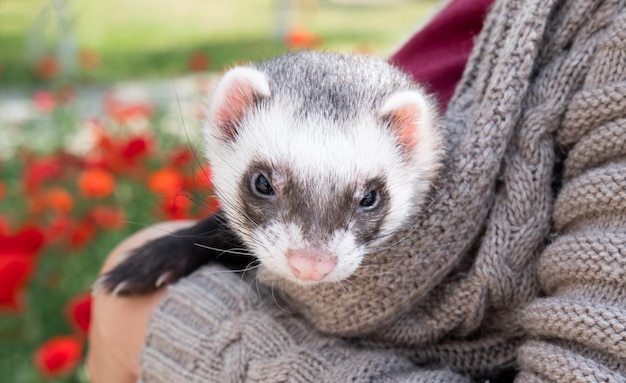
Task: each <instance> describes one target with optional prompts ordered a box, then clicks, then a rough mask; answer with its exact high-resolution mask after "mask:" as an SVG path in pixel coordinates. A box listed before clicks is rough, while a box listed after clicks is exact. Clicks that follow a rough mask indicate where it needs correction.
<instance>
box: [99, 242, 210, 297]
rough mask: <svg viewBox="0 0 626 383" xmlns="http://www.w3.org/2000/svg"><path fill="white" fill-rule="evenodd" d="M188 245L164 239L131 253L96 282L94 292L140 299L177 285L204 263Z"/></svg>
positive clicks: (147, 244)
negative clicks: (170, 285) (173, 283)
mask: <svg viewBox="0 0 626 383" xmlns="http://www.w3.org/2000/svg"><path fill="white" fill-rule="evenodd" d="M189 242H190V239H188V238H179V237H174V236H167V237H162V238H157V239H156V240H152V241H150V242H148V243H146V244H145V245H143V246H141V247H138V248H136V249H134V250H132V251H131V252H130V254H129V255H128V256H127V257H126V259H125V260H124V261H122V262H121V263H120V264H118V265H117V267H115V268H114V269H113V270H111V271H109V272H108V273H106V274H103V275H102V276H101V277H100V278H98V280H97V281H96V283H95V284H94V290H100V289H103V290H104V291H106V292H109V293H112V294H114V295H140V294H147V293H150V292H152V291H154V290H156V289H157V288H159V287H161V286H163V285H165V284H168V283H172V282H175V281H177V280H178V279H180V278H182V277H184V276H186V275H188V274H190V273H191V272H193V271H194V270H196V269H197V268H198V267H200V266H202V265H203V264H205V263H206V262H207V261H208V259H205V258H207V257H206V256H205V254H203V252H202V251H198V250H196V249H194V248H193V247H190V246H189Z"/></svg>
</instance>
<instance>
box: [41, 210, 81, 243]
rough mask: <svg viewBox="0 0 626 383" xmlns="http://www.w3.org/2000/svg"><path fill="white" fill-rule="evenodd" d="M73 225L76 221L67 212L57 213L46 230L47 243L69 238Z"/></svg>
mask: <svg viewBox="0 0 626 383" xmlns="http://www.w3.org/2000/svg"><path fill="white" fill-rule="evenodd" d="M73 227H74V221H73V220H72V219H71V218H70V217H69V216H68V215H67V214H64V213H59V214H55V215H54V216H53V217H52V219H51V221H50V223H49V224H48V225H47V226H46V228H45V230H44V235H45V238H46V243H48V244H52V243H56V242H59V241H61V240H64V239H67V236H68V233H70V232H71V231H72V229H73Z"/></svg>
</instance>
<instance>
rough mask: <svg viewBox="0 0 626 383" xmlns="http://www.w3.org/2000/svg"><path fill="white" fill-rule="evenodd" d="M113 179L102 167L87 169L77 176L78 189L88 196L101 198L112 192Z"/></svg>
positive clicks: (113, 187)
mask: <svg viewBox="0 0 626 383" xmlns="http://www.w3.org/2000/svg"><path fill="white" fill-rule="evenodd" d="M114 189H115V180H114V179H113V176H112V175H111V173H109V172H108V171H106V170H103V169H87V170H85V171H83V172H82V173H81V174H80V175H79V176H78V190H80V193H81V194H82V195H83V196H85V197H88V198H102V197H106V196H108V195H110V194H111V193H113V190H114Z"/></svg>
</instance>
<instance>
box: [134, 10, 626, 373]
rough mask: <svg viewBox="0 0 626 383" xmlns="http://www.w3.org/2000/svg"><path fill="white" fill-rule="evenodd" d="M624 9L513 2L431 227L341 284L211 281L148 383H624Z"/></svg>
mask: <svg viewBox="0 0 626 383" xmlns="http://www.w3.org/2000/svg"><path fill="white" fill-rule="evenodd" d="M625 1H626V0H604V1H602V0H568V1H566V0H560V1H557V0H500V1H497V2H496V3H495V5H494V7H493V9H492V10H491V12H490V15H489V16H488V18H487V20H486V21H485V26H484V28H483V31H482V33H481V35H480V36H479V38H478V40H477V42H476V44H475V48H474V51H473V53H472V55H471V57H470V60H469V62H468V64H467V67H466V70H465V74H464V76H463V79H462V81H461V83H460V84H459V86H458V87H457V91H456V94H455V96H454V98H453V100H452V101H451V103H450V104H449V107H448V110H447V111H446V114H445V116H444V119H443V125H444V127H445V129H446V131H447V133H448V137H449V139H448V147H449V153H448V156H447V163H446V171H445V172H444V174H443V176H442V178H441V180H440V182H439V183H438V184H437V187H436V189H435V192H434V193H433V199H432V203H430V204H429V206H428V209H426V211H425V212H424V213H423V215H422V216H421V217H419V219H418V220H417V222H416V223H415V226H414V227H412V228H410V229H408V230H407V231H406V232H404V233H401V234H400V235H398V236H397V238H396V240H395V241H394V246H393V247H390V248H389V249H387V250H386V251H381V252H380V253H378V254H374V255H371V256H368V257H370V258H369V259H368V262H367V263H368V267H363V268H361V269H359V270H358V271H357V275H355V276H353V277H352V278H351V279H350V280H349V281H348V282H346V283H342V284H337V285H321V286H319V287H313V288H311V287H308V288H303V287H300V286H296V285H293V284H288V283H285V282H282V281H275V280H273V279H272V278H271V277H270V276H269V275H263V274H259V275H258V279H256V280H253V279H252V277H251V276H250V275H248V276H244V277H242V276H240V275H238V274H234V273H232V272H228V271H226V270H224V269H222V268H220V267H218V266H209V267H205V268H203V269H201V270H199V271H198V272H196V273H195V274H193V275H192V276H190V277H189V278H186V279H184V280H182V281H181V282H179V283H178V284H176V285H174V286H172V287H171V288H170V289H169V292H168V295H167V298H166V300H165V301H164V303H163V304H162V305H161V306H160V307H159V309H158V310H157V311H156V313H155V314H154V316H153V317H152V319H151V321H150V325H149V330H148V337H147V340H146V343H145V347H144V351H143V354H142V360H141V366H142V375H141V381H142V382H145V383H148V382H150V383H152V382H168V383H176V382H238V381H248V382H345V381H356V382H365V381H367V382H378V381H381V382H383V381H384V382H386V381H389V382H397V381H407V382H408V381H410V382H465V381H472V380H480V379H484V378H494V377H497V376H498V374H499V373H500V372H501V371H502V370H505V369H507V368H513V369H518V370H519V371H520V372H519V373H518V374H517V378H516V382H598V381H602V382H614V381H615V382H618V381H619V382H621V381H626V7H625ZM555 191H556V193H555ZM258 280H261V282H262V283H263V284H262V285H261V284H258V283H257V281H258Z"/></svg>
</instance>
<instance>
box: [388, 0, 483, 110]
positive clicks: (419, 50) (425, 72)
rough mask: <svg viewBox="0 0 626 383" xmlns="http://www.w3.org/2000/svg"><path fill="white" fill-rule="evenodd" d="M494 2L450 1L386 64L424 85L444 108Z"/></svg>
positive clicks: (481, 0)
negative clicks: (407, 73) (395, 67)
mask: <svg viewBox="0 0 626 383" xmlns="http://www.w3.org/2000/svg"><path fill="white" fill-rule="evenodd" d="M493 1H494V0H451V1H450V2H449V3H448V4H447V5H446V6H445V7H444V8H443V9H442V10H441V11H440V12H439V13H438V14H437V15H436V16H435V18H433V19H432V20H431V21H430V22H429V23H428V24H427V25H426V26H425V27H424V28H422V29H421V30H419V31H418V32H417V33H416V34H415V35H414V36H413V37H412V38H411V39H410V40H409V41H407V43H406V44H404V46H402V47H401V48H400V49H399V50H398V51H397V52H396V53H395V54H394V55H393V56H392V57H391V58H390V60H389V61H390V62H392V63H393V64H395V65H398V66H399V67H401V68H404V70H406V71H408V72H409V73H411V74H412V75H413V76H414V77H415V79H416V80H417V81H418V82H420V83H422V84H425V85H426V87H427V89H428V90H429V91H430V92H432V93H434V94H435V95H436V96H437V99H438V100H439V102H440V104H441V108H442V109H445V107H446V105H447V104H448V101H450V98H451V97H452V94H453V93H454V88H455V86H456V84H457V82H459V80H460V79H461V75H462V74H463V69H464V68H465V63H466V62H467V59H468V57H469V54H470V52H471V50H472V47H473V45H474V38H475V37H476V35H477V34H478V33H479V32H480V30H481V28H482V26H483V20H484V18H485V16H486V14H487V12H488V8H489V6H490V5H491V4H492V3H493Z"/></svg>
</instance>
